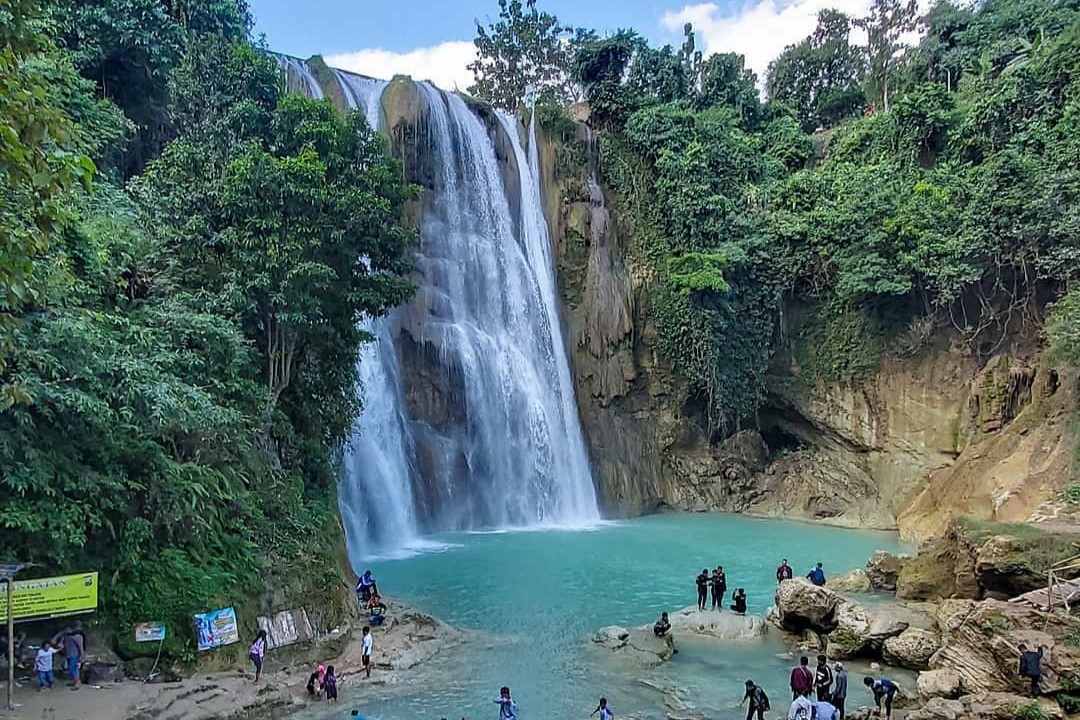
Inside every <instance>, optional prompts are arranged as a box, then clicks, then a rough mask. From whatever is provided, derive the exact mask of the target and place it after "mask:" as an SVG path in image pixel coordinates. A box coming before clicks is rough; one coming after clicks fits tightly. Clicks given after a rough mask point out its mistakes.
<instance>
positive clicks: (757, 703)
mask: <svg viewBox="0 0 1080 720" xmlns="http://www.w3.org/2000/svg"><path fill="white" fill-rule="evenodd" d="M747 700H749V701H750V707H748V708H747V709H746V720H754V715H757V720H765V713H767V712H768V711H769V696H768V695H766V694H765V691H764V690H763V689H761V688H759V687H758V686H757V685H755V684H754V681H753V680H747V681H746V694H745V695H743V699H742V700H741V701H740V702H739V707H742V704H743V703H744V702H746V701H747Z"/></svg>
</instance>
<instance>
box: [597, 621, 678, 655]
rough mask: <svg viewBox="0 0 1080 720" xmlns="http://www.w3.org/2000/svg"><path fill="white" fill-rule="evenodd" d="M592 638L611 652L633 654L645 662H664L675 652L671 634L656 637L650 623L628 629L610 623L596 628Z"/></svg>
mask: <svg viewBox="0 0 1080 720" xmlns="http://www.w3.org/2000/svg"><path fill="white" fill-rule="evenodd" d="M592 640H593V642H594V643H596V644H597V645H600V646H602V647H605V648H607V649H608V650H611V651H612V652H618V653H623V654H625V655H629V656H634V657H636V658H638V659H639V660H641V661H642V662H645V663H647V664H655V663H657V662H665V661H667V660H670V659H671V656H672V655H674V654H675V640H674V638H673V637H672V634H671V633H668V634H667V635H665V636H664V637H656V635H654V634H653V631H652V626H651V625H650V626H648V627H647V628H645V627H641V628H633V629H630V630H628V629H627V628H624V627H619V626H617V625H612V626H609V627H605V628H601V629H600V630H598V631H597V632H596V634H595V635H593V638H592Z"/></svg>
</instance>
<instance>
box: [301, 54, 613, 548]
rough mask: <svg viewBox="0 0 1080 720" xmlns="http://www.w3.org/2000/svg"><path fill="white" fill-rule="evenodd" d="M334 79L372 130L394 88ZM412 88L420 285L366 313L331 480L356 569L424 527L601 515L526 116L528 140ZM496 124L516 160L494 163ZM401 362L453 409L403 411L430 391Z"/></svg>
mask: <svg viewBox="0 0 1080 720" xmlns="http://www.w3.org/2000/svg"><path fill="white" fill-rule="evenodd" d="M287 69H288V70H289V72H294V73H295V72H297V70H296V69H294V68H292V67H291V65H290V66H288V67H287ZM299 75H300V74H299V73H298V76H299ZM335 76H336V80H337V82H338V84H339V87H340V90H341V95H342V97H343V98H344V99H345V102H346V103H347V104H348V105H349V106H350V107H353V108H357V109H360V110H362V111H363V112H364V115H365V117H366V118H367V119H368V122H369V124H371V125H372V127H376V128H378V126H379V123H380V116H381V114H382V113H381V96H382V93H383V90H384V89H385V88H386V86H387V83H386V82H384V81H379V80H374V79H371V78H365V77H362V76H358V75H354V74H351V73H345V72H341V71H335ZM417 89H418V92H419V93H420V96H421V101H422V102H421V105H422V106H423V107H424V108H425V109H424V111H423V112H422V113H421V115H420V118H419V121H418V122H419V127H418V128H417V133H416V142H417V143H421V144H423V146H422V147H420V148H418V151H419V152H420V153H421V154H422V155H424V156H425V157H428V158H430V162H432V163H433V167H432V172H430V173H429V175H430V177H429V178H428V180H429V181H430V184H431V187H428V188H426V190H425V198H424V203H423V208H424V209H423V213H422V218H421V226H420V241H419V244H418V247H417V250H416V253H415V260H416V269H415V272H414V277H413V280H414V282H415V283H416V284H417V293H416V296H415V297H414V299H413V300H412V301H410V302H409V303H408V304H406V305H405V306H402V307H400V308H396V309H395V310H393V311H392V312H390V313H389V314H388V315H386V316H385V317H383V318H378V319H365V320H364V321H363V323H362V327H363V329H364V330H366V331H367V332H368V333H370V334H371V335H372V336H373V337H374V341H373V342H371V343H368V344H366V345H364V346H363V347H362V348H361V352H360V354H361V357H360V360H359V363H358V375H359V384H360V387H359V389H358V391H359V392H360V393H361V394H362V398H363V411H362V413H361V415H360V417H359V418H358V419H357V421H356V423H355V425H354V427H353V432H352V436H351V438H350V440H349V442H348V445H347V447H346V450H345V454H344V458H343V468H342V475H341V480H340V484H339V502H340V506H341V516H342V519H343V523H344V526H345V532H346V536H347V540H348V546H349V553H350V557H351V558H352V560H353V563H354V565H356V566H359V564H360V563H361V562H362V561H363V560H365V559H367V558H370V557H372V556H375V555H379V556H387V555H401V554H409V553H411V552H413V551H415V550H417V549H422V548H423V547H424V545H425V541H424V540H423V537H424V536H425V535H426V534H429V533H436V532H442V531H447V530H491V529H505V528H521V527H566V526H581V525H585V524H591V523H594V522H595V521H596V520H597V519H598V517H599V513H598V511H597V505H596V496H595V491H594V488H593V480H592V473H591V470H590V467H589V459H588V453H587V451H586V448H585V442H584V439H583V436H582V431H581V427H580V422H579V419H578V415H577V408H576V403H575V400H574V388H573V384H572V380H571V376H570V369H569V362H568V357H567V352H566V348H565V345H564V342H563V339H562V334H561V330H560V327H559V315H558V298H557V293H556V285H555V272H554V265H553V258H552V247H551V239H550V237H549V234H548V228H547V223H546V220H545V218H544V215H543V211H542V202H541V192H540V182H539V161H538V155H537V149H536V135H535V133H536V129H535V124H530V128H529V139H528V146H527V148H526V147H525V145H524V144H523V142H522V138H521V136H520V128H519V126H518V123H517V121H516V120H515V119H514V118H513V117H512V116H509V115H502V114H500V115H498V121H497V123H494V124H493V125H492V124H488V125H485V123H484V122H483V121H482V120H481V117H479V116H478V115H477V114H476V113H475V112H474V111H473V110H472V109H470V108H469V106H468V105H467V104H466V102H465V101H464V100H463V99H462V98H461V97H460V96H458V95H454V94H449V93H444V92H442V91H440V90H438V89H436V88H434V87H432V86H431V85H429V84H427V83H420V84H419V85H418V88H417ZM489 117H490V116H489ZM500 134H502V135H504V136H505V139H506V140H507V141H508V145H509V148H510V151H511V153H512V155H513V157H512V158H511V159H510V161H506V162H504V164H503V165H500V161H499V160H498V159H497V153H496V140H497V139H498V136H499V135H500ZM504 146H505V144H504ZM505 168H508V171H507V173H506V175H505V176H504V169H505ZM515 173H516V176H515ZM406 356H408V357H409V358H410V362H418V360H417V358H418V357H419V358H420V361H422V362H427V363H430V364H432V365H434V366H435V367H436V368H437V371H438V375H439V378H438V381H439V382H441V383H443V384H445V386H446V387H447V388H449V391H448V392H447V395H448V397H447V398H446V402H448V403H450V404H452V405H453V412H451V413H450V415H451V416H452V417H450V418H442V419H441V421H439V422H433V421H430V418H427V417H423V416H422V413H417V412H416V411H415V408H412V406H411V402H410V398H413V400H415V398H414V397H413V395H415V393H417V392H423V391H424V389H423V388H418V387H416V385H417V383H415V381H414V382H413V383H412V384H411V385H410V383H409V378H408V377H407V375H408V373H407V372H406V371H405V366H404V364H403V359H405V357H406Z"/></svg>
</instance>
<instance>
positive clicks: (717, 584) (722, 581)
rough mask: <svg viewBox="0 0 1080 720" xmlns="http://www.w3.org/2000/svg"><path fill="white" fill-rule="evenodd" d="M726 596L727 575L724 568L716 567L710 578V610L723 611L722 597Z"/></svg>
mask: <svg viewBox="0 0 1080 720" xmlns="http://www.w3.org/2000/svg"><path fill="white" fill-rule="evenodd" d="M725 595H727V575H725V574H724V566H723V565H717V566H716V570H714V571H713V576H712V609H713V610H723V609H724V596H725Z"/></svg>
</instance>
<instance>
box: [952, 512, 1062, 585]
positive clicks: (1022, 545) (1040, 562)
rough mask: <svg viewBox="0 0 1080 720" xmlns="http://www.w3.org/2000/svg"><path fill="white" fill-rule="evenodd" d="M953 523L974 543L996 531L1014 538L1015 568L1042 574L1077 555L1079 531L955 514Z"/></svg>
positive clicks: (987, 537)
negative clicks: (1057, 531) (1065, 531)
mask: <svg viewBox="0 0 1080 720" xmlns="http://www.w3.org/2000/svg"><path fill="white" fill-rule="evenodd" d="M956 525H957V527H958V528H959V530H960V532H961V533H962V534H963V536H964V538H965V539H966V540H967V541H968V542H970V543H971V544H972V545H975V546H979V545H982V544H983V543H985V542H986V541H987V540H989V539H990V538H992V537H994V536H996V535H1008V536H1010V537H1013V538H1016V540H1017V545H1016V550H1015V552H1014V555H1015V558H1010V559H1011V560H1012V561H1013V562H1012V564H1014V565H1015V566H1016V569H1018V570H1029V571H1031V572H1034V573H1037V574H1039V575H1041V574H1043V573H1045V572H1046V571H1048V570H1049V569H1050V568H1051V567H1053V566H1054V565H1056V564H1057V563H1059V562H1061V561H1063V560H1067V559H1069V558H1071V557H1074V556H1076V555H1080V533H1056V532H1047V531H1045V530H1043V529H1041V528H1039V527H1038V526H1036V525H1029V524H1025V523H997V522H990V521H986V520H975V519H974V518H970V517H961V518H957V520H956Z"/></svg>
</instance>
